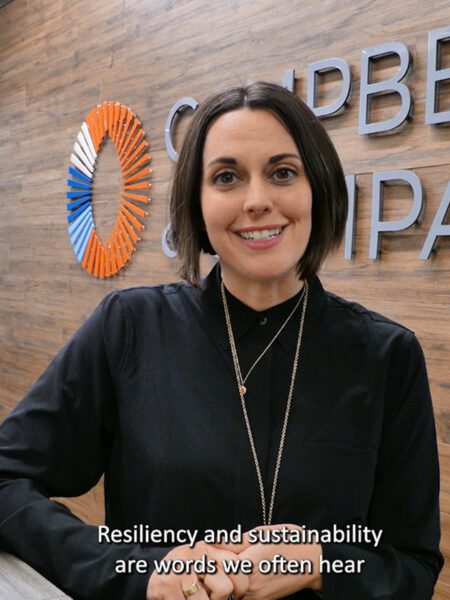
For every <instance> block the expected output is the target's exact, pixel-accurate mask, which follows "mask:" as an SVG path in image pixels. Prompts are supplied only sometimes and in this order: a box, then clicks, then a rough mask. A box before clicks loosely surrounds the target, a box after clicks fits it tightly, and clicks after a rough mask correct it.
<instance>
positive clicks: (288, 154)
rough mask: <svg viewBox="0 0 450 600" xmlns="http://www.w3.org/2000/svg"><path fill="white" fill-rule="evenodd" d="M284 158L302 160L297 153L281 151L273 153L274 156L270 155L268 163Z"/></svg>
mask: <svg viewBox="0 0 450 600" xmlns="http://www.w3.org/2000/svg"><path fill="white" fill-rule="evenodd" d="M285 158H297V159H298V160H299V161H301V160H302V159H301V158H300V155H299V154H293V153H292V152H283V153H281V154H275V155H274V156H271V157H270V158H269V164H273V163H276V162H278V161H279V160H284V159H285Z"/></svg>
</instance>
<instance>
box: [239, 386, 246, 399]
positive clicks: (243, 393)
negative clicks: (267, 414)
mask: <svg viewBox="0 0 450 600" xmlns="http://www.w3.org/2000/svg"><path fill="white" fill-rule="evenodd" d="M239 391H240V393H241V394H242V395H243V396H245V394H246V393H247V388H246V387H245V385H240V386H239Z"/></svg>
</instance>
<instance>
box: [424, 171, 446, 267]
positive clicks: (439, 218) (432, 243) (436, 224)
mask: <svg viewBox="0 0 450 600" xmlns="http://www.w3.org/2000/svg"><path fill="white" fill-rule="evenodd" d="M449 207H450V181H449V183H448V185H447V189H446V190H445V194H444V196H443V198H442V200H441V203H440V204H439V208H438V210H437V213H436V216H435V217H434V220H433V224H432V225H431V227H430V231H429V232H428V235H427V239H426V240H425V244H424V245H423V248H422V252H421V253H420V258H421V259H422V260H427V259H428V258H430V254H431V252H432V251H433V250H436V249H437V244H438V237H439V236H441V235H450V225H444V219H445V215H446V214H447V212H448V209H449Z"/></svg>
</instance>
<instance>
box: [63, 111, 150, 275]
mask: <svg viewBox="0 0 450 600" xmlns="http://www.w3.org/2000/svg"><path fill="white" fill-rule="evenodd" d="M107 135H109V137H110V138H111V140H112V142H113V143H114V147H115V149H116V152H117V156H118V158H119V163H120V169H121V192H120V202H119V210H118V214H117V218H116V221H115V223H114V226H113V229H112V232H111V235H110V236H109V239H108V240H107V241H106V242H104V243H102V242H101V241H100V238H99V236H98V234H97V232H96V230H95V222H94V214H93V203H92V192H93V187H94V175H95V165H96V161H97V157H98V155H99V152H100V150H101V146H102V144H103V142H104V140H105V139H106V136H107ZM70 162H71V166H70V167H69V177H70V179H68V180H67V185H68V186H69V188H70V191H69V192H67V194H66V196H67V199H68V200H69V202H68V203H67V205H66V206H67V210H68V211H69V215H68V216H67V221H68V223H69V227H68V231H69V236H70V241H71V243H72V246H73V249H74V252H75V256H76V257H77V260H78V262H79V263H80V264H81V266H82V267H83V268H84V269H86V271H88V272H89V273H90V274H91V275H93V276H94V277H99V278H105V277H111V276H113V275H115V274H116V273H118V272H119V271H120V269H122V268H123V267H124V266H125V265H126V264H127V263H128V261H129V260H130V259H131V257H132V255H133V253H134V252H135V250H136V244H137V243H138V241H139V240H140V237H139V234H140V232H141V231H142V229H143V228H144V225H143V223H142V220H143V219H144V218H145V217H146V215H147V212H146V211H145V210H144V209H143V208H142V205H145V204H148V203H149V202H150V198H149V197H148V195H144V194H146V193H147V194H148V190H149V189H150V186H151V183H150V182H149V181H148V179H149V177H150V174H151V169H150V168H149V166H148V163H149V162H150V154H149V152H148V143H147V141H146V140H145V134H144V131H143V129H142V127H141V122H140V121H139V119H138V118H137V117H136V115H135V114H134V113H133V112H132V111H131V110H130V109H129V108H127V107H126V106H125V105H123V104H121V103H120V102H112V101H111V102H103V103H102V104H99V105H98V106H96V107H94V108H93V109H92V110H91V111H90V112H89V114H88V115H87V117H86V120H85V121H84V122H83V124H82V125H81V129H80V131H79V133H78V135H77V141H76V142H75V144H74V147H73V153H72V154H71V156H70Z"/></svg>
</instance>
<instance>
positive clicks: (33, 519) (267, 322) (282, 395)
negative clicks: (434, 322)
mask: <svg viewBox="0 0 450 600" xmlns="http://www.w3.org/2000/svg"><path fill="white" fill-rule="evenodd" d="M345 218H346V190H345V181H344V177H343V173H342V168H341V166H340V163H339V160H338V158H337V156H336V153H335V151H334V148H333V146H332V144H331V142H330V140H329V138H328V136H327V135H326V133H325V131H324V129H323V128H322V126H321V125H320V123H319V122H318V121H317V119H316V118H315V117H314V116H313V115H312V113H311V112H310V111H309V110H308V109H307V107H306V106H305V105H304V104H303V103H302V102H301V101H300V100H298V99H297V98H295V96H294V95H292V94H291V93H289V92H287V91H286V90H283V89H282V88H279V87H277V86H274V85H271V84H266V83H254V84H251V85H249V86H247V87H245V88H236V89H231V90H228V91H227V92H224V93H222V94H218V95H216V96H214V97H212V98H210V99H209V100H207V101H206V102H205V103H204V104H202V106H201V107H200V108H199V110H198V111H197V112H196V114H195V116H194V119H193V121H192V124H191V126H190V129H189V131H188V133H187V135H186V139H185V142H184V144H183V148H182V151H181V153H180V159H179V161H178V164H177V170H176V175H175V181H174V189H173V203H172V226H173V234H174V240H175V243H176V245H177V248H178V251H179V254H180V257H181V260H182V275H183V278H184V279H185V280H186V282H183V283H178V284H174V285H168V286H159V287H154V288H134V289H130V290H123V291H120V292H115V293H113V294H110V295H109V296H107V297H106V298H105V300H104V301H103V302H102V304H101V305H100V306H99V307H98V308H97V310H96V311H95V312H94V314H93V315H92V316H91V318H90V319H88V321H87V322H86V323H85V324H84V325H83V326H82V328H81V329H80V330H79V331H78V332H77V333H76V334H75V336H74V338H73V339H72V340H71V342H69V344H68V345H67V346H66V347H65V348H64V349H63V350H62V351H61V353H60V354H59V355H58V356H57V357H56V358H55V360H54V361H53V363H52V364H51V365H50V367H49V369H48V370H47V372H46V373H45V374H44V375H43V376H42V377H41V379H40V380H39V381H38V382H37V384H36V385H35V387H34V388H33V389H32V390H31V391H30V393H29V394H28V395H27V397H26V398H25V399H24V400H23V401H22V403H20V404H19V406H18V407H17V408H16V410H15V411H14V412H13V413H12V415H11V416H10V417H9V418H8V419H7V420H6V421H5V423H4V424H3V426H2V427H1V429H0V474H1V478H2V482H1V484H0V542H1V543H2V546H3V547H5V548H6V549H7V550H9V551H11V552H14V553H16V554H18V555H19V556H21V557H22V558H23V559H24V560H27V561H28V562H29V563H30V564H32V565H33V566H34V567H35V568H37V569H38V570H40V571H42V572H43V573H44V574H45V575H46V576H47V577H48V578H49V579H51V580H53V581H55V583H57V585H59V586H60V587H61V588H63V589H64V590H66V591H67V593H69V594H70V595H72V596H73V597H75V598H89V599H103V598H105V599H106V598H109V599H110V598H130V599H131V598H133V599H134V598H136V599H137V600H139V599H142V600H144V598H147V599H148V600H183V599H184V598H191V597H192V598H193V600H205V599H206V598H212V599H214V600H223V599H226V598H228V597H229V596H230V595H232V596H233V597H234V598H240V597H244V598H248V599H250V598H251V599H254V600H257V599H258V600H262V599H275V598H283V597H287V596H290V597H293V598H299V599H300V598H301V599H304V600H307V599H308V598H317V596H318V595H319V596H320V595H322V596H323V598H325V599H326V600H341V599H342V600H344V599H345V600H348V599H349V598H352V599H355V600H365V599H373V600H375V599H377V600H381V599H386V600H387V599H390V600H391V599H405V600H427V599H430V598H431V596H432V593H433V587H434V583H435V581H436V579H437V576H438V573H439V570H440V567H441V565H442V558H441V555H440V553H439V549H438V542H439V509H438V466H437V453H436V440H435V430H434V421H433V414H432V406H431V400H430V395H429V388H428V382H427V376H426V370H425V364H424V359H423V355H422V352H421V349H420V346H419V344H418V342H417V340H416V338H415V336H414V334H413V333H412V332H411V331H409V330H408V329H406V328H404V327H403V326H401V325H399V324H396V323H393V322H391V321H389V320H388V319H386V318H384V317H382V316H380V315H378V314H375V313H373V312H371V311H368V310H366V309H365V308H363V307H361V306H360V305H357V304H354V303H350V302H347V301H345V300H343V299H341V298H338V297H336V296H334V295H333V294H330V293H326V292H325V291H324V290H323V288H322V286H321V284H320V281H319V279H318V278H317V275H316V273H317V271H318V269H319V267H320V264H321V262H322V260H323V259H324V257H325V256H326V254H327V252H328V251H329V250H330V249H331V248H332V247H334V246H336V245H337V244H338V243H339V241H340V239H341V237H342V234H343V230H344V225H345ZM201 250H203V251H209V252H211V253H214V254H218V255H219V257H220V262H219V263H218V265H217V266H216V267H215V268H214V269H213V270H212V271H211V273H210V274H209V275H208V277H207V278H206V280H205V281H204V282H203V283H201V282H200V278H199V254H200V251H201ZM102 473H105V502H106V523H107V525H108V526H109V527H110V528H111V529H113V528H114V529H118V530H121V531H124V530H129V531H130V532H134V531H135V528H134V526H135V525H137V524H146V525H148V526H149V527H150V528H152V529H158V530H162V531H163V532H165V535H164V536H163V539H162V540H161V541H160V542H155V539H154V538H152V540H151V541H152V542H153V544H148V543H147V542H148V540H146V539H144V538H143V537H142V536H141V537H140V536H139V535H138V536H137V537H136V538H133V539H131V540H129V539H125V538H124V537H121V536H120V533H118V534H117V537H116V538H115V540H116V541H117V542H120V543H114V542H113V541H112V539H111V538H109V542H110V543H106V542H107V541H105V540H102V541H101V543H100V542H99V535H98V531H97V528H94V527H89V526H87V525H85V524H83V523H81V522H80V521H79V520H78V519H76V518H75V517H74V516H73V515H71V514H70V512H69V511H68V510H67V509H65V508H64V507H63V506H62V505H60V504H55V503H53V502H52V501H50V500H48V499H47V498H48V496H56V495H58V496H64V495H67V496H74V495H78V494H82V493H84V492H85V491H86V490H88V489H89V488H90V487H92V486H93V485H94V484H95V483H96V482H97V480H98V479H99V477H100V476H101V474H102ZM302 526H304V528H303V527H302ZM237 528H240V529H241V530H242V532H245V533H244V535H243V536H242V539H240V540H238V542H237V543H227V542H226V541H225V543H222V544H215V543H213V542H214V541H215V540H213V541H212V542H211V541H210V542H207V541H202V540H203V537H204V535H205V533H206V532H208V531H209V530H227V531H232V530H235V529H237ZM255 528H257V529H256V531H255ZM186 530H189V532H191V533H192V532H194V534H195V540H192V542H194V541H195V542H196V543H191V544H189V543H185V542H186V540H185V539H182V538H183V535H184V534H186ZM274 530H278V531H279V532H280V531H282V532H284V537H283V538H279V539H276V538H270V537H269V534H270V533H271V532H273V531H274ZM314 530H317V532H318V535H317V536H316V537H314V536H312V537H311V538H308V537H307V535H306V534H308V532H313V531H314ZM19 531H20V532H23V533H22V534H21V535H19ZM170 532H172V533H173V538H170V535H169V533H170ZM177 532H178V534H179V535H178V536H177ZM326 532H332V535H331V534H330V535H329V536H328V537H327V536H326V535H325V534H326ZM302 533H303V534H305V538H304V539H303V540H300V537H299V538H298V539H296V540H295V543H294V542H293V540H294V539H295V538H294V535H295V534H297V535H298V536H301V534H302ZM256 534H261V536H262V537H261V538H258V537H257V535H256ZM264 535H266V537H264ZM131 537H132V536H131ZM186 537H187V534H186ZM207 539H209V538H207ZM172 541H173V543H171V542H172ZM276 542H279V543H276ZM171 547H172V549H170V548H171ZM277 556H278V557H279V556H282V557H284V558H285V559H288V560H291V561H294V563H293V564H295V562H296V563H297V564H300V561H306V562H305V565H306V566H308V565H309V566H310V567H311V568H309V569H308V568H306V569H305V572H304V573H295V574H284V573H280V572H279V570H278V572H275V571H277V569H276V568H275V566H274V567H273V568H272V572H270V573H268V574H262V573H260V570H261V568H260V567H261V565H263V564H264V565H267V564H273V565H275V564H276V561H277V560H279V558H278V559H277V558H276V557H277ZM162 558H165V559H166V561H169V560H175V559H180V560H181V561H188V560H202V558H205V559H207V560H210V561H214V562H213V563H208V564H214V565H216V569H208V568H206V567H205V568H204V569H200V571H201V572H196V571H195V570H193V571H192V572H190V573H183V574H175V573H173V572H172V573H170V574H168V575H162V574H158V572H157V570H156V569H155V570H153V566H154V563H153V561H154V560H160V559H162ZM224 558H226V559H230V560H245V559H247V560H249V561H250V562H251V564H252V565H253V570H252V572H250V573H246V572H240V573H237V574H236V575H232V574H227V573H226V572H225V571H226V569H225V567H224V566H223V562H222V561H223V559H224ZM129 559H135V560H139V559H141V560H143V561H145V562H146V563H147V564H148V565H149V569H148V570H146V571H145V572H144V573H139V572H136V568H135V569H131V566H132V565H133V564H134V566H136V565H135V563H126V561H128V560H129ZM121 561H125V562H121ZM264 561H265V562H264ZM125 563H126V564H127V565H128V568H129V570H132V572H131V573H128V574H119V573H116V571H115V570H114V566H115V565H119V564H125ZM130 565H131V566H130ZM352 565H353V566H352ZM352 569H353V572H351V571H352ZM152 570H153V572H152ZM241 571H244V569H242V570H241ZM292 594H294V595H293V596H291V595H292Z"/></svg>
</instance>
